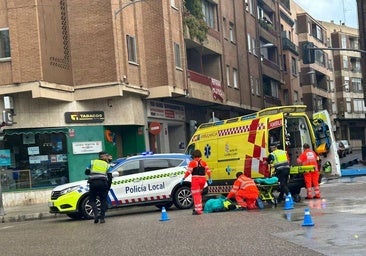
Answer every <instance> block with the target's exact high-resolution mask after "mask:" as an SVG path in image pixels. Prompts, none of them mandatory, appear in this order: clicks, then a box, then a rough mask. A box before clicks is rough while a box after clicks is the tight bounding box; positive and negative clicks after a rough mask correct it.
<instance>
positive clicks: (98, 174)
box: [85, 151, 112, 223]
mask: <svg viewBox="0 0 366 256" xmlns="http://www.w3.org/2000/svg"><path fill="white" fill-rule="evenodd" d="M108 157H109V155H108V154H107V153H106V152H103V151H102V152H100V153H99V159H95V160H92V161H91V164H90V166H89V167H88V168H87V169H86V170H85V174H86V175H89V179H88V183H89V200H90V205H91V206H92V208H93V212H94V223H98V222H99V220H100V223H104V222H105V220H104V216H105V212H106V210H107V196H108V191H109V188H110V181H111V179H112V177H111V176H109V174H107V171H108V169H109V163H108V162H109V161H108ZM97 197H99V200H100V211H99V210H98V207H97V204H96V200H97Z"/></svg>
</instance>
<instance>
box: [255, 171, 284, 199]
mask: <svg viewBox="0 0 366 256" xmlns="http://www.w3.org/2000/svg"><path fill="white" fill-rule="evenodd" d="M254 182H255V184H256V185H257V187H258V190H259V198H260V199H261V200H262V201H263V202H270V203H271V204H273V205H274V206H277V199H276V197H275V196H274V195H273V191H274V190H275V189H277V188H278V178H277V177H275V176H273V177H271V178H257V179H254Z"/></svg>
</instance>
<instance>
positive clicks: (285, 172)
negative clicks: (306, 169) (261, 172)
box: [267, 144, 290, 203]
mask: <svg viewBox="0 0 366 256" xmlns="http://www.w3.org/2000/svg"><path fill="white" fill-rule="evenodd" d="M270 149H271V153H270V154H269V156H268V158H267V162H268V163H269V164H272V165H273V167H274V168H275V171H276V176H277V177H278V181H279V183H280V194H279V195H278V198H277V201H278V203H280V202H282V201H283V199H284V195H288V194H289V192H290V191H289V189H288V179H289V175H290V165H289V160H288V155H287V152H286V151H285V150H281V149H278V148H277V144H272V145H271V147H270Z"/></svg>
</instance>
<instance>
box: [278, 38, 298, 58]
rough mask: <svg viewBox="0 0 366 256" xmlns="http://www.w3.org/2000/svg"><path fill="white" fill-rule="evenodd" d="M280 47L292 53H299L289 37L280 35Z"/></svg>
mask: <svg viewBox="0 0 366 256" xmlns="http://www.w3.org/2000/svg"><path fill="white" fill-rule="evenodd" d="M282 48H283V50H285V51H287V50H288V51H290V52H292V53H293V54H296V55H299V51H298V48H297V46H296V45H295V44H294V43H293V42H291V40H290V39H288V38H286V37H282Z"/></svg>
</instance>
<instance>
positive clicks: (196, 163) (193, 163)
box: [184, 158, 211, 179]
mask: <svg viewBox="0 0 366 256" xmlns="http://www.w3.org/2000/svg"><path fill="white" fill-rule="evenodd" d="M199 167H202V168H204V169H205V173H204V174H203V175H202V174H200V173H198V172H194V171H195V170H197V168H199ZM190 174H192V177H193V176H205V175H207V176H208V177H210V176H211V170H210V168H209V167H208V165H207V163H206V162H205V161H203V160H202V159H200V158H195V159H194V160H192V161H191V162H189V164H188V168H187V171H186V172H185V174H184V179H185V178H187V177H188V176H189V175H190Z"/></svg>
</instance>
